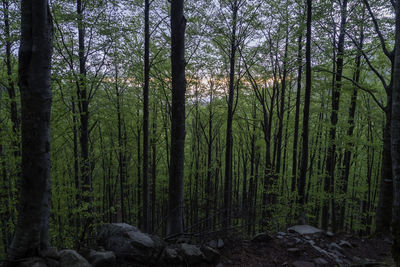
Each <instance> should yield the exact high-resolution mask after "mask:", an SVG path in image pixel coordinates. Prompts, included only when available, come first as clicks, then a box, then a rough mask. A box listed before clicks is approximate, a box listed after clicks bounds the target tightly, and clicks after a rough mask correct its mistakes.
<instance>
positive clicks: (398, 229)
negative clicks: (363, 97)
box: [391, 0, 400, 266]
mask: <svg viewBox="0 0 400 267" xmlns="http://www.w3.org/2000/svg"><path fill="white" fill-rule="evenodd" d="M392 4H393V7H394V9H395V20H396V26H395V46H394V47H395V49H394V51H395V53H394V68H393V99H392V101H393V102H392V127H391V130H392V133H391V134H392V140H391V141H392V147H391V148H392V168H393V215H392V234H393V241H394V242H393V245H392V254H393V258H394V260H395V262H396V266H400V2H399V1H398V0H397V1H392Z"/></svg>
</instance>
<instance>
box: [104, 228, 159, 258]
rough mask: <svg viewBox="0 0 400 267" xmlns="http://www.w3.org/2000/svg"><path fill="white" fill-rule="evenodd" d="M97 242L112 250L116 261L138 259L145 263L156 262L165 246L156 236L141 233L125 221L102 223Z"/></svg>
mask: <svg viewBox="0 0 400 267" xmlns="http://www.w3.org/2000/svg"><path fill="white" fill-rule="evenodd" d="M97 242H98V243H99V245H101V246H103V247H104V248H105V249H106V250H109V251H113V252H114V253H115V256H116V258H117V261H122V262H123V261H138V262H142V263H146V264H147V263H148V264H154V263H156V262H157V261H158V259H159V258H160V256H161V253H162V251H163V250H164V247H165V246H166V245H165V242H164V241H163V240H162V239H161V238H159V237H158V236H155V235H149V234H145V233H142V232H141V231H140V230H139V229H138V228H136V227H134V226H132V225H129V224H126V223H112V224H105V225H103V227H102V228H101V230H100V233H99V235H98V236H97Z"/></svg>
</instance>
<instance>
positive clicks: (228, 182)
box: [224, 0, 239, 229]
mask: <svg viewBox="0 0 400 267" xmlns="http://www.w3.org/2000/svg"><path fill="white" fill-rule="evenodd" d="M238 4H239V3H238V1H236V0H235V1H234V2H233V4H232V33H231V36H230V55H229V92H228V115H227V120H226V145H225V181H224V228H225V229H228V228H229V227H230V225H231V209H232V148H233V136H232V121H233V99H234V94H235V61H236V49H237V45H236V27H237V13H238V9H239V5H238Z"/></svg>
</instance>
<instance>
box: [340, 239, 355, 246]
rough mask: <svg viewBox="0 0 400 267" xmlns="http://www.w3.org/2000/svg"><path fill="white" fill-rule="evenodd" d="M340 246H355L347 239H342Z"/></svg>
mask: <svg viewBox="0 0 400 267" xmlns="http://www.w3.org/2000/svg"><path fill="white" fill-rule="evenodd" d="M339 246H341V247H347V248H352V247H353V246H352V245H351V243H350V242H349V241H346V240H340V242H339Z"/></svg>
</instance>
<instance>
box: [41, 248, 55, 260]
mask: <svg viewBox="0 0 400 267" xmlns="http://www.w3.org/2000/svg"><path fill="white" fill-rule="evenodd" d="M39 254H40V256H41V257H43V258H51V259H55V260H59V259H60V253H59V252H58V250H57V248H56V247H48V248H46V249H44V250H41V251H40V253H39Z"/></svg>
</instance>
